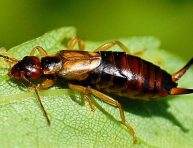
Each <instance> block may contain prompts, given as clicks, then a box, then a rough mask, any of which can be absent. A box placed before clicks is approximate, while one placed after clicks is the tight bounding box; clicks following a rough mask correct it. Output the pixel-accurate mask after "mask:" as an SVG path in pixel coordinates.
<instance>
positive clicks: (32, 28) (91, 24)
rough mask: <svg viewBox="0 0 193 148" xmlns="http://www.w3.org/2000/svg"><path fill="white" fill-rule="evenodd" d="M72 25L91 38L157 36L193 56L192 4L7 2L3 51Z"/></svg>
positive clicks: (151, 0)
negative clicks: (4, 48)
mask: <svg viewBox="0 0 193 148" xmlns="http://www.w3.org/2000/svg"><path fill="white" fill-rule="evenodd" d="M67 25H72V26H75V27H76V28H77V29H78V34H79V36H81V37H82V38H83V39H85V40H94V41H103V40H110V39H118V38H123V37H130V36H144V35H152V36H155V37H157V38H159V39H160V41H161V43H162V45H161V48H164V49H167V50H170V51H172V52H175V53H176V54H177V55H179V56H181V57H182V58H184V59H186V60H188V59H189V58H191V57H192V56H193V1H192V0H146V1H145V0H136V1H132V0H79V1H78V0H53V1H52V0H6V1H5V0H1V1H0V47H2V46H3V47H6V48H10V47H12V46H15V45H17V44H20V43H22V42H25V41H27V40H30V39H33V38H35V37H38V36H39V35H41V34H42V33H44V32H47V31H49V30H52V29H55V28H58V27H61V26H67Z"/></svg>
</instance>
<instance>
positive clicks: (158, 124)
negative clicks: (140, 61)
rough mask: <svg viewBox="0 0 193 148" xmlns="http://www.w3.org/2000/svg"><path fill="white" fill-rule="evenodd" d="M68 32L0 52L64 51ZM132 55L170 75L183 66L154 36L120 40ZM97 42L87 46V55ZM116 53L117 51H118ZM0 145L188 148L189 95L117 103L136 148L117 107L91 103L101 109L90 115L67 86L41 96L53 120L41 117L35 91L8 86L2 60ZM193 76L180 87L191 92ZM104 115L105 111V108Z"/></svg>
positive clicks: (191, 130) (192, 129)
mask: <svg viewBox="0 0 193 148" xmlns="http://www.w3.org/2000/svg"><path fill="white" fill-rule="evenodd" d="M75 34H76V33H75V29H74V28H72V27H66V28H60V29H57V30H54V31H51V32H48V33H46V34H45V35H43V36H41V37H39V38H37V39H34V40H31V41H28V42H26V43H24V44H21V45H19V46H16V47H14V48H11V49H10V50H9V51H8V52H6V51H5V50H4V49H1V50H0V53H1V54H2V53H3V54H5V55H9V56H12V57H15V58H18V59H21V58H22V57H23V56H25V55H28V54H29V53H30V51H31V49H32V48H33V47H35V46H42V47H43V48H45V49H46V50H47V51H48V53H55V52H56V51H58V50H61V49H65V47H64V45H62V42H63V40H64V39H67V38H70V37H72V36H75ZM120 41H122V42H123V43H124V44H125V45H126V46H127V47H128V48H129V49H130V50H131V53H135V52H137V51H139V52H140V51H142V54H141V55H142V58H144V59H146V60H149V61H151V62H153V63H155V64H157V65H160V66H161V67H162V68H163V69H165V70H167V71H168V72H170V73H174V72H176V71H177V70H179V69H180V68H181V67H182V66H184V64H185V63H186V62H184V61H182V60H181V59H180V58H178V57H176V56H174V55H173V54H170V53H168V52H166V51H165V50H161V49H159V45H160V43H159V41H158V40H157V39H155V38H153V37H133V38H130V39H120ZM99 45H101V43H96V42H89V41H88V42H86V49H87V50H94V49H96V48H97V47H98V46H99ZM114 49H116V50H120V49H119V48H118V47H115V48H114ZM0 67H1V69H0V90H1V91H0V131H1V132H0V145H1V147H64V146H65V147H131V146H135V147H182V146H183V147H191V146H192V145H193V116H192V112H193V99H192V95H181V96H175V97H167V98H160V101H152V102H146V101H141V100H130V99H120V101H121V103H122V104H123V106H124V108H125V113H126V118H127V121H128V122H129V123H130V124H131V125H132V126H133V127H134V129H135V131H136V134H137V137H138V140H139V143H138V144H133V139H132V136H131V134H130V133H129V131H128V130H127V129H126V128H125V126H123V125H122V124H121V123H120V122H119V120H120V117H119V111H118V109H117V108H115V107H112V106H110V105H109V104H105V103H103V102H102V101H100V100H99V99H98V98H94V97H93V99H94V100H95V101H96V103H98V104H99V106H101V107H99V109H97V110H96V111H95V112H92V111H91V109H90V108H89V106H88V103H87V102H86V103H85V104H81V101H82V97H81V95H80V94H79V93H77V92H75V91H72V90H69V89H66V87H53V88H51V89H48V90H44V91H40V95H41V99H42V102H43V104H44V106H45V108H46V111H47V113H48V114H49V116H50V119H51V126H50V127H49V126H48V125H47V122H46V120H45V117H44V116H43V114H42V111H41V109H40V107H39V104H38V102H37V100H36V99H37V98H36V95H35V93H34V92H33V91H28V90H27V89H26V88H25V87H24V86H23V85H22V84H21V83H19V82H13V81H10V79H9V77H8V76H7V75H6V73H7V69H6V68H8V65H7V64H6V62H4V60H2V59H1V61H0ZM192 73H193V70H192V69H191V70H189V71H188V72H187V74H186V75H185V76H184V77H182V79H181V80H180V81H179V84H180V86H181V87H185V88H191V87H192V80H193V79H192ZM102 108H103V109H104V110H103V109H102Z"/></svg>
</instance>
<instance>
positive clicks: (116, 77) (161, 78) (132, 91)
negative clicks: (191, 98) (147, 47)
mask: <svg viewBox="0 0 193 148" xmlns="http://www.w3.org/2000/svg"><path fill="white" fill-rule="evenodd" d="M100 54H101V57H102V62H101V64H100V66H99V67H98V68H96V69H95V70H94V71H93V72H91V73H90V76H89V78H88V79H87V81H88V82H89V83H91V85H92V87H96V89H99V90H103V91H105V92H109V93H114V94H116V95H119V96H125V97H130V98H139V99H141V98H143V99H147V100H148V98H155V97H159V96H167V95H168V94H169V93H170V90H171V88H173V87H176V86H177V84H176V83H174V82H173V81H172V77H171V75H170V74H168V73H167V72H166V71H164V70H162V69H160V68H159V67H158V66H156V65H153V64H152V63H150V62H147V61H145V60H142V59H141V58H139V57H136V56H132V55H128V54H126V53H124V52H112V51H101V52H100Z"/></svg>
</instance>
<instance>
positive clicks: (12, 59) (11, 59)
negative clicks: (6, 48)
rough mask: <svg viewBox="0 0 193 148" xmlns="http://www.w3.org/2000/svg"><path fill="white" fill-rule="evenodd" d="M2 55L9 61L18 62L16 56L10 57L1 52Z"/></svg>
mask: <svg viewBox="0 0 193 148" xmlns="http://www.w3.org/2000/svg"><path fill="white" fill-rule="evenodd" d="M0 57H2V58H4V59H5V60H8V61H12V62H18V60H17V59H15V58H10V57H8V56H5V55H1V54H0Z"/></svg>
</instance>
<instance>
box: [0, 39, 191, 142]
mask: <svg viewBox="0 0 193 148" xmlns="http://www.w3.org/2000/svg"><path fill="white" fill-rule="evenodd" d="M76 44H78V47H79V49H80V50H74V47H75V45H76ZM115 45H118V46H119V47H120V48H121V49H122V50H123V52H114V51H107V50H108V49H109V48H111V47H113V46H115ZM35 51H38V52H39V54H40V56H41V59H39V58H38V57H36V56H34V54H35ZM128 53H129V50H128V49H127V47H126V46H125V45H124V44H123V43H121V42H119V41H112V42H108V43H106V44H103V45H102V46H100V47H99V48H97V49H96V50H94V51H93V52H88V51H84V43H83V41H82V40H81V39H80V38H78V37H75V38H73V39H71V40H70V41H69V42H68V44H67V50H61V51H59V52H57V53H56V54H54V55H47V52H46V51H45V50H44V49H43V48H42V47H39V46H38V47H35V48H33V49H32V51H31V53H30V55H29V56H25V57H24V58H23V59H22V60H17V59H15V58H11V57H8V56H4V55H0V57H2V58H4V59H5V60H7V61H10V62H11V63H13V66H12V67H11V68H10V70H9V72H8V75H9V77H10V78H11V79H21V80H22V81H25V82H27V83H28V84H29V86H31V87H33V88H34V90H35V93H36V94H37V98H38V101H39V103H40V106H41V109H42V111H43V113H44V116H45V117H46V120H47V122H48V124H50V119H49V117H48V115H47V112H46V110H45V109H44V106H43V104H42V102H41V98H40V96H39V93H38V91H39V90H41V89H47V88H49V87H51V86H53V85H54V84H55V83H56V80H57V79H64V80H65V81H66V82H67V83H66V84H67V86H68V87H69V88H70V89H73V90H76V91H79V92H81V93H83V95H84V99H85V100H86V101H87V102H88V103H89V106H90V108H91V109H92V110H94V103H93V102H92V99H91V98H90V97H89V94H92V95H94V96H96V97H98V98H99V99H101V100H102V101H104V102H106V103H108V104H110V105H112V106H115V107H118V109H119V112H120V117H121V121H122V124H123V125H125V126H126V127H127V128H128V129H129V130H130V132H131V134H132V136H133V139H134V142H136V141H137V137H136V134H135V131H134V129H133V128H132V126H131V125H130V124H129V123H128V122H127V121H126V119H125V114H124V110H123V108H122V105H121V104H120V103H119V102H118V101H117V100H116V99H113V98H112V97H110V96H108V95H107V93H108V94H109V93H110V94H115V95H116V96H123V97H125V98H133V99H141V100H155V99H156V98H158V97H165V96H170V95H179V94H189V93H193V89H186V88H178V87H177V81H178V80H179V79H180V78H181V76H183V75H184V73H185V72H186V71H187V70H188V69H189V67H190V66H191V65H192V64H193V58H192V59H191V60H190V61H189V62H188V63H187V64H186V65H185V66H184V67H183V68H182V69H180V70H179V71H178V72H176V73H175V74H173V75H170V74H169V73H167V72H166V71H164V70H162V69H161V68H160V67H158V66H156V65H154V64H152V63H150V62H148V61H145V60H143V59H141V58H139V57H137V56H133V55H130V54H128ZM40 78H43V81H42V82H41V83H40V84H39V85H38V86H36V85H35V84H34V83H33V81H34V80H37V79H40Z"/></svg>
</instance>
